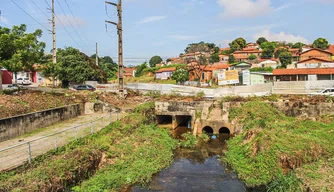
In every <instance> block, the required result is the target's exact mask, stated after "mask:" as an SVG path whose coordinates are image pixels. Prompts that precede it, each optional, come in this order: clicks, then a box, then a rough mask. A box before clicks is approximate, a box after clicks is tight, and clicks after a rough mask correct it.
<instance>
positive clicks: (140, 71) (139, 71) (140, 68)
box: [135, 62, 147, 77]
mask: <svg viewBox="0 0 334 192" xmlns="http://www.w3.org/2000/svg"><path fill="white" fill-rule="evenodd" d="M146 68H147V63H146V62H144V63H142V64H141V65H138V66H137V69H136V72H135V77H140V76H142V75H143V70H144V69H146Z"/></svg>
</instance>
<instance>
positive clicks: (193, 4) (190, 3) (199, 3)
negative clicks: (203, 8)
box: [183, 0, 204, 14]
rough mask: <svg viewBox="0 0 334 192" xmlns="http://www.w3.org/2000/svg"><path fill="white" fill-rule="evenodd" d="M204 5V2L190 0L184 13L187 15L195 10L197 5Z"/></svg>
mask: <svg viewBox="0 0 334 192" xmlns="http://www.w3.org/2000/svg"><path fill="white" fill-rule="evenodd" d="M203 4H204V1H203V0H189V1H187V2H186V3H184V9H183V13H184V14H186V13H188V12H189V11H190V10H192V9H194V8H195V6H196V5H203Z"/></svg>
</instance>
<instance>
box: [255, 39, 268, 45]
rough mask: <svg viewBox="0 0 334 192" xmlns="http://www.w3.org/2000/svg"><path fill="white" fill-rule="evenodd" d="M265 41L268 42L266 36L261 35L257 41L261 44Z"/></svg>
mask: <svg viewBox="0 0 334 192" xmlns="http://www.w3.org/2000/svg"><path fill="white" fill-rule="evenodd" d="M264 42H268V40H267V39H266V38H264V37H260V38H259V39H258V40H257V41H256V43H257V44H259V45H261V44H262V43H264Z"/></svg>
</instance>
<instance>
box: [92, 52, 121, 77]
mask: <svg viewBox="0 0 334 192" xmlns="http://www.w3.org/2000/svg"><path fill="white" fill-rule="evenodd" d="M90 58H91V59H92V60H93V61H95V59H96V54H93V55H92V56H90ZM98 60H99V67H100V68H101V70H102V71H103V72H105V73H106V74H107V78H108V79H114V78H116V73H117V71H118V65H117V63H115V62H114V61H113V59H112V58H111V57H110V56H104V57H99V58H98Z"/></svg>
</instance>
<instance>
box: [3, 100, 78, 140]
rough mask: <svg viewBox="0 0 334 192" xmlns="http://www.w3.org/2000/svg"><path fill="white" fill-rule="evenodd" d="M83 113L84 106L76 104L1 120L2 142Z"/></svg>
mask: <svg viewBox="0 0 334 192" xmlns="http://www.w3.org/2000/svg"><path fill="white" fill-rule="evenodd" d="M83 112H84V106H83V104H74V105H69V106H65V107H59V108H53V109H49V110H44V111H39V112H35V113H29V114H24V115H19V116H14V117H10V118H5V119H0V142H2V141H6V140H8V139H12V138H15V137H18V136H21V135H24V134H26V133H30V132H33V131H35V130H37V129H40V128H43V127H48V126H50V125H52V124H55V123H58V122H60V121H65V120H68V119H71V118H74V117H77V116H79V115H81V114H83Z"/></svg>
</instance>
